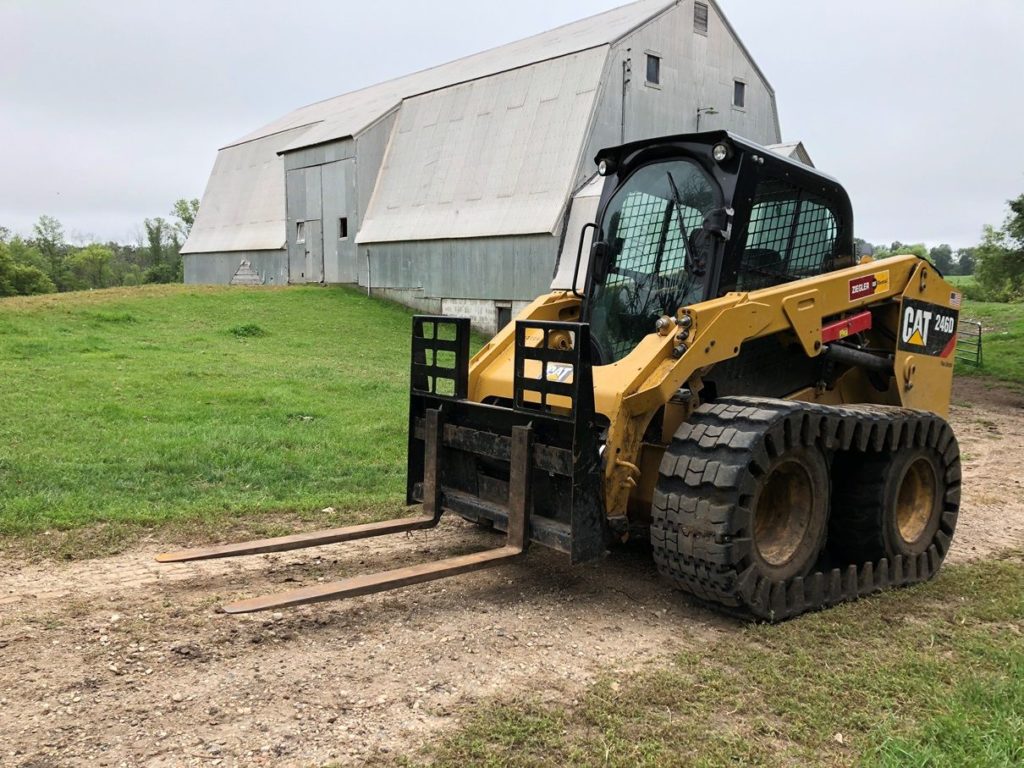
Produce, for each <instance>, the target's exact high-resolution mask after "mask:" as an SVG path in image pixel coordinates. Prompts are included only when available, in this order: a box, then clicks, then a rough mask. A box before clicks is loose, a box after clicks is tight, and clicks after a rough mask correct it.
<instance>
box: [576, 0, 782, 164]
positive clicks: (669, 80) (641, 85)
mask: <svg viewBox="0 0 1024 768" xmlns="http://www.w3.org/2000/svg"><path fill="white" fill-rule="evenodd" d="M648 54H651V55H657V56H659V57H660V58H661V82H660V83H659V84H658V85H657V86H654V85H650V84H648V83H647V82H646V57H647V55H648ZM615 58H617V59H618V60H619V62H620V63H619V64H618V66H617V67H615V66H614V65H613V66H612V67H611V68H610V70H611V71H610V72H609V74H608V82H609V84H612V83H617V84H618V85H619V86H620V89H619V95H620V106H619V108H618V109H617V110H615V112H616V113H617V114H620V115H621V113H622V108H621V83H622V75H621V70H622V64H621V62H622V61H625V60H626V59H630V60H631V70H632V75H631V79H630V82H629V84H628V86H627V88H626V99H625V104H626V120H625V140H626V141H636V140H638V139H644V138H650V137H653V136H664V135H668V134H675V133H689V132H693V131H695V130H697V128H698V125H697V122H698V121H697V110H698V108H700V109H706V108H709V107H710V108H713V109H714V110H715V111H716V112H717V114H702V116H701V120H700V130H718V129H726V130H730V131H733V132H735V133H737V134H739V135H740V136H744V137H746V138H749V139H752V140H754V141H756V142H758V143H761V144H774V143H777V142H779V141H781V137H780V136H779V128H778V122H777V119H776V111H775V93H774V91H773V89H772V87H771V85H770V84H769V83H768V81H767V80H765V79H764V77H763V75H762V74H761V72H760V70H759V69H758V68H757V65H756V64H755V63H754V61H753V60H752V59H751V58H750V57H749V56H748V54H747V52H746V49H745V48H744V47H743V45H742V43H741V42H740V41H739V39H738V38H737V37H736V36H735V34H734V32H733V30H732V27H730V26H729V25H728V24H727V23H726V21H725V19H724V17H723V16H722V14H721V12H720V11H719V10H718V8H717V6H715V5H714V4H713V3H712V4H711V7H710V14H709V29H708V34H707V35H706V36H705V35H701V34H697V33H695V32H694V23H693V2H692V1H689V0H688V1H687V2H684V3H681V4H680V5H678V6H677V7H675V8H674V9H672V10H671V11H669V12H668V13H665V14H662V15H661V16H659V17H658V18H657V19H655V20H654V21H652V22H651V23H650V24H647V25H646V26H644V27H642V28H640V29H638V30H637V31H636V32H633V33H632V34H630V35H628V36H627V37H626V38H624V39H623V40H622V41H621V42H620V43H618V44H617V45H615V46H614V47H613V53H612V56H611V57H610V59H615ZM616 73H618V77H617V78H616V77H615V74H616ZM736 80H740V81H742V82H744V83H746V86H747V88H746V91H747V94H746V106H745V107H743V108H739V107H733V87H734V84H735V81H736ZM594 149H599V147H594Z"/></svg>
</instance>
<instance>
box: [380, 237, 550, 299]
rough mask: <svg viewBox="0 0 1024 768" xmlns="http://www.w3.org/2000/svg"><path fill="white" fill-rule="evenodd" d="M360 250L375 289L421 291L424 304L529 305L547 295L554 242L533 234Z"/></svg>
mask: <svg viewBox="0 0 1024 768" xmlns="http://www.w3.org/2000/svg"><path fill="white" fill-rule="evenodd" d="M360 251H361V252H362V253H363V258H364V259H366V258H367V255H368V260H369V266H370V279H371V286H372V287H373V288H388V289H397V290H416V289H422V296H423V297H424V298H427V299H430V298H450V297H458V298H464V299H484V300H497V301H530V300H532V299H535V298H536V297H537V296H540V295H541V294H543V293H545V292H546V291H547V290H548V285H549V283H550V282H551V275H552V274H553V272H554V267H555V258H556V255H557V251H558V238H557V237H554V236H552V235H531V236H521V237H479V238H466V239H459V240H435V241H431V242H425V243H424V242H402V243H380V244H375V245H372V246H370V247H368V248H360ZM364 277H365V271H364ZM363 284H364V285H365V281H364V282H363Z"/></svg>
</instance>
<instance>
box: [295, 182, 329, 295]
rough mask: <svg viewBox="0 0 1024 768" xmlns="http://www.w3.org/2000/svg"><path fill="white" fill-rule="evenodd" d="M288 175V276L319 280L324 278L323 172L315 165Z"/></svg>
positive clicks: (311, 280)
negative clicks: (300, 232)
mask: <svg viewBox="0 0 1024 768" xmlns="http://www.w3.org/2000/svg"><path fill="white" fill-rule="evenodd" d="M286 177H287V207H288V227H287V230H288V231H287V238H288V275H289V280H290V281H291V282H293V283H319V282H322V281H323V279H324V262H323V258H324V247H323V230H322V226H321V219H322V217H323V192H322V184H323V172H322V170H321V167H320V166H312V167H309V168H298V169H296V170H294V171H288V172H287V174H286ZM300 226H301V229H302V234H303V239H302V241H301V242H300V241H299V231H300Z"/></svg>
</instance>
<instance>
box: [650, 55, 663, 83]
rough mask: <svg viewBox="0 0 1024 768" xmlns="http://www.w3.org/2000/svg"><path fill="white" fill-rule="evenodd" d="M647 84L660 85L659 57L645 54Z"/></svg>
mask: <svg viewBox="0 0 1024 768" xmlns="http://www.w3.org/2000/svg"><path fill="white" fill-rule="evenodd" d="M647 84H648V85H661V57H660V56H655V55H654V54H653V53H648V54H647Z"/></svg>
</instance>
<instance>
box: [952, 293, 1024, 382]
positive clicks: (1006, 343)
mask: <svg viewBox="0 0 1024 768" xmlns="http://www.w3.org/2000/svg"><path fill="white" fill-rule="evenodd" d="M962 317H963V318H964V319H965V320H977V321H979V322H981V324H982V327H983V347H984V365H983V366H982V368H981V369H974V368H972V367H971V366H969V365H965V364H962V363H961V364H960V365H958V366H957V373H958V374H962V375H969V376H970V375H974V376H978V375H980V376H985V377H989V378H993V379H998V380H1000V381H1003V382H1007V383H1011V384H1016V385H1024V304H1021V303H1018V304H997V303H994V302H980V301H965V302H964V308H963V312H962Z"/></svg>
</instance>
